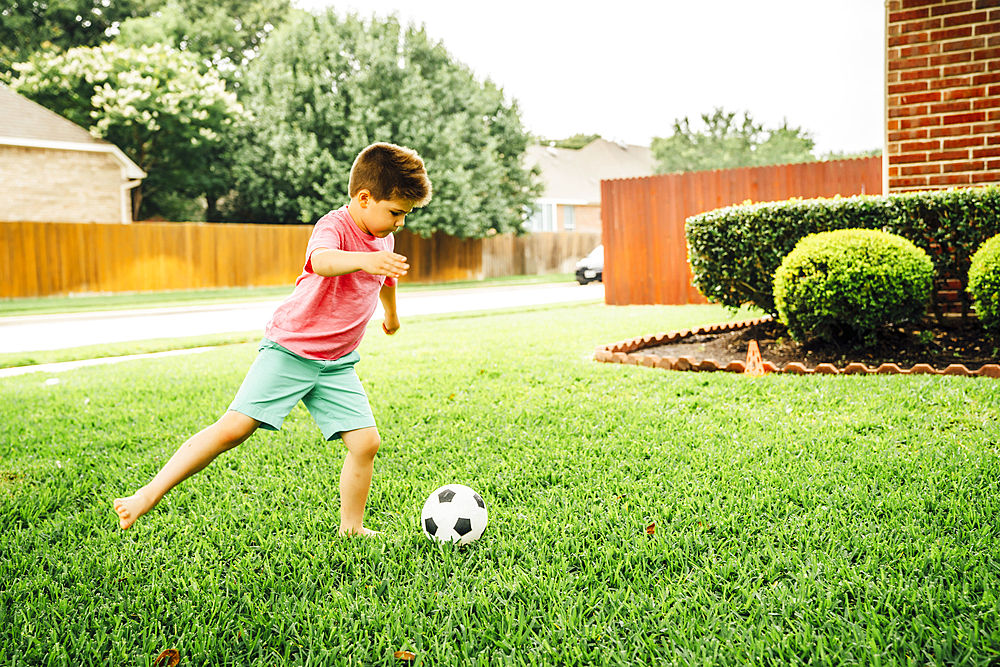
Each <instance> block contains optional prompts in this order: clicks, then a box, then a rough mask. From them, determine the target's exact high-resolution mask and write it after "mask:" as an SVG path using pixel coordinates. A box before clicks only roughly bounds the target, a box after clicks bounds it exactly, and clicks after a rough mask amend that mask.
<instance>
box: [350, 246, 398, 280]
mask: <svg viewBox="0 0 1000 667" xmlns="http://www.w3.org/2000/svg"><path fill="white" fill-rule="evenodd" d="M366 254H367V257H365V263H364V264H365V265H364V266H362V267H361V270H362V271H364V272H365V273H370V274H372V275H373V276H389V277H390V278H399V277H400V276H402V275H404V274H405V273H406V271H407V269H409V268H410V265H409V264H407V263H406V258H405V257H403V256H402V255H397V254H396V253H394V252H389V251H388V250H379V251H378V252H370V253H366Z"/></svg>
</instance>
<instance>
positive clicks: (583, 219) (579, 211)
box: [560, 206, 601, 234]
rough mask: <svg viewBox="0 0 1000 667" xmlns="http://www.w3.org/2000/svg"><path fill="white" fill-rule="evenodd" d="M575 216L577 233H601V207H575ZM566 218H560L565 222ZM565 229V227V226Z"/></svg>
mask: <svg viewBox="0 0 1000 667" xmlns="http://www.w3.org/2000/svg"><path fill="white" fill-rule="evenodd" d="M573 211H574V216H575V218H576V225H575V229H573V231H575V232H580V233H583V232H597V233H598V234H599V233H600V232H601V207H600V206H574V207H573ZM563 219H564V217H562V218H560V220H563ZM564 229H565V226H564Z"/></svg>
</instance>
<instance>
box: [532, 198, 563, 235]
mask: <svg viewBox="0 0 1000 667" xmlns="http://www.w3.org/2000/svg"><path fill="white" fill-rule="evenodd" d="M525 227H526V228H527V229H528V230H529V231H532V232H554V231H555V230H556V205H555V204H549V203H542V202H539V203H538V208H537V209H536V210H535V212H534V213H533V214H532V216H531V218H529V219H528V223H527V224H526V225H525Z"/></svg>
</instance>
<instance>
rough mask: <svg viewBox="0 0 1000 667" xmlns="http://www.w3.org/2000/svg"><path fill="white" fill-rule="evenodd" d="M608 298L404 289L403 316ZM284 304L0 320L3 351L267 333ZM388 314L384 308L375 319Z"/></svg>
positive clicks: (505, 289) (595, 287)
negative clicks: (274, 313)
mask: <svg viewBox="0 0 1000 667" xmlns="http://www.w3.org/2000/svg"><path fill="white" fill-rule="evenodd" d="M589 300H597V301H603V300H604V285H603V284H601V283H590V284H588V285H578V284H576V283H549V284H542V285H515V286H501V287H473V288H465V289H453V290H434V291H414V292H407V291H401V292H399V293H398V294H397V297H396V301H397V309H398V310H399V315H400V317H401V318H406V317H412V316H414V315H429V314H434V313H453V312H469V311H478V310H493V309H499V308H513V307H519V306H532V305H541V304H550V303H570V302H578V301H589ZM280 303H281V301H280V300H269V301H257V302H246V303H223V304H215V305H206V306H189V307H179V308H149V309H140V310H115V311H102V312H92V313H69V314H60V315H25V316H12V317H0V353H2V352H33V351H38V350H58V349H64V348H70V347H81V346H84V345H100V344H105V343H120V342H125V341H133V340H150V339H154V338H175V337H176V338H180V337H186V336H202V335H209V334H220V333H231V332H241V331H255V330H259V331H263V330H264V326H265V325H266V324H267V321H268V320H269V319H270V318H271V314H272V313H273V312H274V309H275V308H277V306H278V304H280ZM382 316H383V312H382V307H381V304H379V306H378V308H377V309H376V311H375V315H374V316H373V318H372V319H373V320H380V319H381V318H382Z"/></svg>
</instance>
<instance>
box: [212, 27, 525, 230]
mask: <svg viewBox="0 0 1000 667" xmlns="http://www.w3.org/2000/svg"><path fill="white" fill-rule="evenodd" d="M242 101H243V103H244V104H245V105H246V107H247V109H248V110H249V111H250V112H251V113H252V114H253V118H254V120H253V122H252V123H250V124H249V125H248V126H246V127H245V128H244V131H243V132H242V134H241V137H240V141H239V143H240V148H239V149H238V152H237V161H236V164H235V166H234V173H235V175H236V188H235V192H234V196H233V197H232V198H231V199H230V201H229V202H228V213H227V217H228V218H229V219H232V220H249V221H257V222H287V223H308V222H313V221H315V220H316V219H317V218H319V217H320V216H322V215H324V214H325V213H327V212H328V211H329V210H330V209H331V208H335V207H338V206H340V205H341V204H344V203H346V201H347V197H348V189H347V184H348V177H349V174H350V169H351V164H352V163H353V161H354V158H355V156H356V155H357V154H358V152H359V151H360V150H361V149H363V148H364V147H365V146H367V145H369V144H371V143H373V142H376V141H389V142H393V143H397V144H401V145H405V146H408V147H410V148H413V149H415V150H416V151H417V152H418V153H420V155H421V157H423V159H424V162H425V163H426V165H427V168H428V172H429V173H430V176H431V180H432V182H433V184H434V199H433V200H432V201H431V203H430V204H429V205H428V206H427V207H426V208H424V209H420V210H418V211H416V212H414V214H412V215H411V216H410V217H408V218H407V226H408V227H409V228H410V229H412V230H414V231H416V232H418V233H421V234H425V235H428V234H430V233H432V232H433V231H435V230H443V231H444V232H446V233H448V234H451V235H454V236H458V237H462V238H469V237H482V236H486V235H489V234H491V233H505V232H517V231H520V230H521V225H522V223H523V222H524V220H525V214H526V209H527V207H528V206H530V203H531V202H532V200H533V199H534V198H535V197H536V196H537V193H538V192H539V189H540V186H539V184H538V183H537V179H533V178H532V176H531V173H530V172H529V171H527V170H525V168H524V167H523V165H522V163H521V157H522V155H523V153H524V150H525V148H526V147H527V145H528V142H529V136H528V134H527V133H526V132H525V131H524V129H523V127H522V124H521V119H520V114H519V112H518V109H517V106H516V104H515V103H513V102H508V101H507V100H506V99H505V97H504V94H503V91H502V90H501V89H499V88H497V87H496V86H495V85H494V84H492V83H491V82H489V81H482V82H481V81H478V80H476V78H475V77H474V76H473V75H472V73H471V72H470V71H469V70H468V69H467V68H466V67H464V66H463V65H461V64H459V63H456V62H454V61H453V60H452V58H451V56H450V55H449V53H448V52H447V51H446V50H445V49H444V47H443V46H441V45H440V44H439V43H435V42H433V41H431V40H430V39H429V38H428V37H427V35H426V33H425V32H424V30H423V29H422V28H419V29H418V28H415V27H413V26H410V27H409V28H407V29H405V30H404V29H402V28H401V27H400V24H399V22H398V20H397V19H396V18H395V17H390V18H386V19H378V18H373V19H371V20H370V21H362V20H361V19H359V18H357V17H355V16H347V17H345V18H343V19H341V18H339V17H338V16H337V14H335V13H334V12H333V11H327V12H326V13H324V14H321V15H312V14H307V13H304V12H302V13H297V14H296V15H295V16H294V17H292V18H290V19H289V20H288V21H287V22H286V23H285V24H283V25H282V26H281V27H279V28H278V29H276V30H275V31H274V32H273V33H272V34H271V35H270V36H269V38H268V41H267V45H266V48H264V49H263V50H262V52H261V55H260V57H258V58H256V59H255V60H254V61H253V62H252V63H251V64H250V66H249V68H248V72H247V77H246V81H245V86H244V88H243V93H242Z"/></svg>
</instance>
